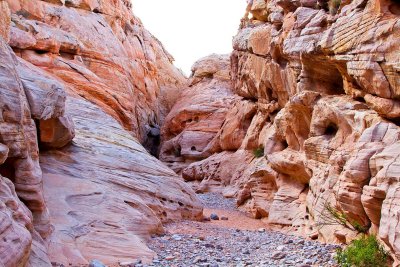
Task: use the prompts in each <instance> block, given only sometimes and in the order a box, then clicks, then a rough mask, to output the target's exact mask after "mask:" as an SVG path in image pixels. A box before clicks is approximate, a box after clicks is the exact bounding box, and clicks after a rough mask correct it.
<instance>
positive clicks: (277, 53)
mask: <svg viewBox="0 0 400 267" xmlns="http://www.w3.org/2000/svg"><path fill="white" fill-rule="evenodd" d="M272 59H273V60H274V61H275V62H276V63H278V64H279V66H280V67H281V68H282V69H284V68H286V66H287V64H288V63H289V62H288V60H287V59H286V58H285V57H284V56H283V55H282V52H281V50H280V49H279V48H278V47H276V48H275V49H274V51H273V52H272Z"/></svg>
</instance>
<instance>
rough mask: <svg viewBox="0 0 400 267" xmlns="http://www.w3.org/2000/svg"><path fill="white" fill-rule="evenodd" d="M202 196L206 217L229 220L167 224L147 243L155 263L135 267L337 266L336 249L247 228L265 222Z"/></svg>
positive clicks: (218, 199)
mask: <svg viewBox="0 0 400 267" xmlns="http://www.w3.org/2000/svg"><path fill="white" fill-rule="evenodd" d="M199 197H200V199H201V200H202V201H203V203H204V204H205V208H206V211H207V212H206V211H205V214H206V215H207V216H210V214H213V213H215V214H217V215H220V214H221V213H224V212H225V213H224V214H227V215H226V216H227V217H226V218H224V219H225V220H215V221H214V220H211V221H205V222H191V221H184V222H179V223H172V224H167V225H166V226H165V229H166V234H165V235H162V236H153V238H152V240H151V241H150V243H149V247H150V248H151V249H152V250H154V251H155V252H156V253H157V255H158V256H157V257H156V258H155V259H154V260H153V263H152V264H150V265H145V264H140V263H139V264H136V266H137V267H143V266H163V267H173V266H182V267H189V266H209V267H217V266H219V267H221V266H266V267H267V266H268V267H274V266H293V267H307V266H336V265H335V262H334V260H333V257H334V253H335V251H336V249H337V248H338V246H336V245H326V244H321V243H319V242H316V241H309V240H305V239H303V238H300V237H296V236H291V235H286V234H283V233H280V232H276V231H272V230H268V229H265V228H257V229H254V227H253V228H251V227H247V225H251V226H254V223H255V221H256V223H258V224H260V223H261V222H260V221H259V220H254V219H251V218H248V217H246V216H244V215H243V214H242V213H240V212H238V211H236V210H235V204H234V201H233V200H231V199H225V198H223V197H221V196H220V195H219V194H203V195H199ZM221 218H222V216H221ZM221 218H220V219H221ZM239 221H240V223H239V224H238V222H239ZM259 226H260V225H257V227H259ZM265 227H267V226H265ZM246 228H249V229H246Z"/></svg>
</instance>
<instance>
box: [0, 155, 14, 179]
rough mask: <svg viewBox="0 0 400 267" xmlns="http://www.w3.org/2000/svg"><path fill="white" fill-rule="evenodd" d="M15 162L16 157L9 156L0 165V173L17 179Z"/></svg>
mask: <svg viewBox="0 0 400 267" xmlns="http://www.w3.org/2000/svg"><path fill="white" fill-rule="evenodd" d="M14 162H15V160H14V159H12V158H8V159H7V160H6V162H4V163H3V164H2V165H0V175H1V176H4V177H7V178H8V179H10V180H11V181H14V180H15V168H14Z"/></svg>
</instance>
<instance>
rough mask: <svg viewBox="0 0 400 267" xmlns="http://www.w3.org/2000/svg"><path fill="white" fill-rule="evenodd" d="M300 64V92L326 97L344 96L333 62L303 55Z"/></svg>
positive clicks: (339, 76)
mask: <svg viewBox="0 0 400 267" xmlns="http://www.w3.org/2000/svg"><path fill="white" fill-rule="evenodd" d="M302 63H303V69H302V72H301V77H300V82H299V87H300V88H301V89H302V90H310V91H315V92H320V93H324V94H328V95H343V94H345V91H344V86H343V77H342V74H341V73H340V71H339V69H338V67H337V66H336V65H335V63H334V62H331V61H329V59H327V58H323V57H311V56H310V55H303V56H302ZM315 66H318V67H317V68H316V67H315Z"/></svg>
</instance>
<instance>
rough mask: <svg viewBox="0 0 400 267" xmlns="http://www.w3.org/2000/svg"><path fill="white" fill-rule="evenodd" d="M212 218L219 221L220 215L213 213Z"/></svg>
mask: <svg viewBox="0 0 400 267" xmlns="http://www.w3.org/2000/svg"><path fill="white" fill-rule="evenodd" d="M210 219H211V220H214V221H218V220H219V217H218V215H217V214H215V213H212V214H211V215H210Z"/></svg>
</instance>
